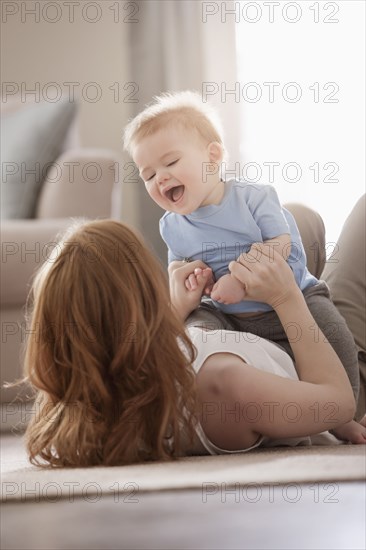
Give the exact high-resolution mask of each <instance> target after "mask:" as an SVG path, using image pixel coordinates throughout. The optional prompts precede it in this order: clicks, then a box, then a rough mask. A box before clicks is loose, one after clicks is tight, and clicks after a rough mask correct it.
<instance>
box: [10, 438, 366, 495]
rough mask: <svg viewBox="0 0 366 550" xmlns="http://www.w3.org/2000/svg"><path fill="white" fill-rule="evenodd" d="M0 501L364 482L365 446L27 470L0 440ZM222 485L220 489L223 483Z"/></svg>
mask: <svg viewBox="0 0 366 550" xmlns="http://www.w3.org/2000/svg"><path fill="white" fill-rule="evenodd" d="M1 453H2V461H1V471H2V472H1V473H2V476H1V477H2V481H1V500H2V501H3V502H9V501H14V500H17V501H28V500H31V501H40V500H47V501H49V502H55V501H57V500H59V499H61V498H66V499H71V498H72V497H74V496H76V497H78V496H80V497H82V498H85V499H87V500H89V501H93V499H95V500H99V499H100V498H101V497H102V496H106V495H116V494H123V493H125V494H126V498H129V499H132V500H133V498H134V495H136V493H137V492H143V491H161V490H172V489H191V488H192V489H201V490H202V492H203V494H204V493H206V494H210V492H211V494H212V493H214V492H217V491H219V490H222V488H225V490H226V489H228V488H230V487H232V488H238V487H248V488H254V489H255V486H256V485H257V484H258V485H259V484H278V483H280V484H298V483H305V482H324V483H328V482H329V483H330V482H336V481H355V480H363V479H365V477H366V475H365V474H366V446H365V445H313V446H309V447H301V446H298V447H290V448H289V447H276V448H271V449H264V448H263V449H258V450H253V451H251V452H249V453H244V454H232V455H227V456H225V455H220V456H192V457H185V458H182V459H179V460H178V461H173V462H169V463H163V462H155V463H149V464H143V465H135V466H123V467H93V468H76V469H72V468H65V469H60V470H58V469H57V470H41V469H38V468H36V467H34V466H30V465H29V463H28V462H27V458H26V455H25V452H24V449H23V445H22V440H21V438H20V437H14V436H2V437H1ZM222 484H223V485H222Z"/></svg>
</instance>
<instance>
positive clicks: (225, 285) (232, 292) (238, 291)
mask: <svg viewBox="0 0 366 550" xmlns="http://www.w3.org/2000/svg"><path fill="white" fill-rule="evenodd" d="M210 297H211V298H212V299H213V300H216V302H220V303H222V304H237V303H238V302H241V301H242V300H243V299H244V297H245V290H244V287H243V283H241V282H240V281H238V279H236V278H235V277H232V276H231V275H230V274H229V273H228V274H227V275H223V276H222V277H220V279H219V280H218V281H217V282H216V283H215V284H214V286H213V289H212V291H211V294H210Z"/></svg>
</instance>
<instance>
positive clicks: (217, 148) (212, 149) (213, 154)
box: [208, 141, 224, 162]
mask: <svg viewBox="0 0 366 550" xmlns="http://www.w3.org/2000/svg"><path fill="white" fill-rule="evenodd" d="M208 154H209V156H210V161H211V162H221V161H222V159H223V156H224V149H223V146H222V145H221V143H219V142H218V141H212V142H211V143H210V144H209V145H208Z"/></svg>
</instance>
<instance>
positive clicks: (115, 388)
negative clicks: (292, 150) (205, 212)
mask: <svg viewBox="0 0 366 550" xmlns="http://www.w3.org/2000/svg"><path fill="white" fill-rule="evenodd" d="M258 251H259V252H260V255H259V257H260V260H259V261H257V262H253V261H252V260H253V259H252V258H250V255H249V254H250V253H249V254H248V255H243V256H241V257H240V259H239V262H234V263H232V264H231V271H232V273H233V275H234V276H235V277H237V278H238V279H239V280H241V281H242V282H243V284H245V285H246V286H245V288H246V293H247V296H248V299H254V300H260V301H267V303H269V304H270V305H271V306H272V307H273V308H274V309H275V311H276V312H277V314H278V315H279V317H280V319H281V322H282V323H283V325H284V327H294V326H295V328H296V330H297V332H296V337H295V336H294V337H291V335H290V334H289V337H290V340H291V347H292V350H293V353H294V356H295V359H296V370H297V373H298V378H299V379H298V378H297V374H296V371H295V368H294V365H293V363H292V362H291V360H290V358H289V357H288V356H287V354H285V353H284V352H283V351H282V350H281V349H279V348H278V347H277V346H276V345H275V344H272V343H270V342H267V341H265V340H262V339H257V341H256V342H255V343H253V342H252V341H250V338H249V340H248V342H249V344H248V345H246V344H244V338H243V335H240V334H239V336H240V337H241V338H242V339H241V340H240V342H239V348H238V345H236V347H235V350H234V351H231V347H230V346H233V344H230V345H228V346H226V347H224V348H222V345H221V344H222V342H221V339H222V337H223V336H230V333H227V332H225V331H222V332H221V333H220V335H219V338H220V343H219V345H217V341H218V340H217V334H218V332H217V330H215V331H207V330H202V329H201V328H198V327H188V334H187V333H186V332H185V330H184V324H183V321H185V320H186V319H187V317H188V316H189V314H190V313H191V312H192V311H193V310H194V309H195V308H196V307H197V305H198V303H199V301H200V298H201V294H202V291H203V289H204V286H205V282H206V280H207V279H206V277H207V276H208V272H207V271H206V270H205V266H204V265H203V264H199V263H198V265H196V266H193V267H196V268H197V269H199V270H201V271H198V272H197V273H198V275H197V281H198V285H197V288H196V289H195V290H187V288H186V287H185V284H184V282H185V279H186V277H187V273H188V272H191V269H192V265H189V266H188V265H187V264H183V265H182V266H180V267H179V268H178V269H175V270H174V271H172V272H171V273H170V292H171V294H170V297H169V291H168V284H167V281H166V277H165V273H164V270H163V269H162V268H161V266H160V265H159V264H158V262H157V260H156V259H155V258H154V256H153V255H152V254H151V253H150V252H149V250H148V249H147V248H146V246H145V245H144V243H143V241H142V240H141V239H140V238H139V237H138V236H137V235H136V233H135V232H133V231H131V230H130V229H129V228H128V227H127V226H125V225H123V224H121V223H119V222H116V221H112V220H98V221H94V222H84V223H78V224H76V225H75V226H74V227H71V228H70V230H69V231H68V232H67V233H66V234H65V235H64V237H63V239H62V242H60V243H59V245H58V246H56V247H55V249H54V251H53V254H52V256H51V258H50V259H49V260H48V261H47V262H46V263H45V264H44V265H43V266H42V268H41V269H40V270H39V272H38V273H37V276H36V278H35V280H34V283H33V287H32V291H31V294H30V301H29V305H32V311H31V326H30V332H29V334H30V337H29V339H28V342H27V345H26V354H25V374H26V377H25V380H28V381H29V382H30V383H31V384H32V385H33V386H34V387H35V389H36V392H37V394H36V402H35V414H34V416H33V418H32V420H31V421H30V423H29V425H28V427H27V431H26V434H25V439H26V445H27V449H28V453H29V458H30V460H31V462H32V463H33V464H36V465H40V466H47V465H52V466H68V467H71V466H88V465H96V464H104V465H117V464H129V463H135V462H140V461H144V460H151V459H162V460H166V459H170V458H173V457H176V456H181V455H184V454H187V453H189V452H206V453H207V451H208V452H211V453H214V452H235V451H244V450H248V449H249V448H252V447H253V446H257V445H260V444H270V443H271V442H273V441H274V442H276V440H279V441H281V440H283V439H284V438H291V441H292V442H294V441H299V442H302V441H304V438H306V436H311V435H312V434H318V433H321V432H323V431H325V430H328V429H331V428H333V430H334V429H335V430H342V429H344V426H346V427H347V425H348V426H349V425H350V424H352V426H353V428H352V430H351V431H352V433H353V436H352V437H353V438H354V442H364V441H365V439H366V438H365V434H366V430H365V428H364V426H363V425H362V424H359V423H356V422H354V421H353V420H352V419H353V417H354V413H355V403H354V398H353V393H352V389H351V386H350V383H349V381H348V377H347V375H346V373H345V371H344V369H343V367H342V364H341V363H340V361H339V359H338V357H337V355H336V354H335V352H334V351H333V349H332V348H331V346H329V345H327V344H326V343H325V342H324V341H323V339H322V338H321V337H320V338H314V320H313V319H312V317H311V315H310V313H309V311H308V309H307V306H306V304H305V302H304V300H303V297H302V294H301V292H299V291H298V287H297V285H296V283H295V281H294V278H293V275H292V271H291V269H290V268H289V266H288V265H287V264H286V262H285V261H284V260H283V259H282V257H281V256H280V255H278V254H276V253H274V256H273V257H270V256H268V255H267V254H266V251H265V249H262V248H261V247H259V249H258ZM170 302H171V303H170ZM171 305H172V306H173V307H172V308H171ZM309 327H310V328H309ZM311 327H312V328H311ZM206 328H207V327H206ZM299 331H300V334H301V337H300V338H299V337H298V334H299ZM212 333H215V334H212ZM189 335H190V336H191V338H192V339H193V343H194V345H192V341H191V339H190V338H189ZM215 335H216V336H215ZM231 336H232V337H233V336H234V337H235V336H238V333H231ZM249 336H250V335H249ZM212 337H214V338H212ZM215 338H216V340H215ZM247 339H248V335H247ZM213 340H215V342H216V344H215V345H214V346H212V345H211V343H212V341H213ZM207 342H208V343H209V345H210V346H209V347H207V345H206V344H207ZM227 342H229V339H227ZM215 346H216V347H215ZM244 347H245V351H244V352H243V351H242V350H243V349H244ZM223 349H224V351H223ZM258 350H260V351H259V352H258ZM248 357H251V358H253V359H254V361H256V364H253V365H251V364H250V363H249V362H248V360H247V358H248ZM265 358H268V362H267V363H266V361H265ZM192 364H193V368H192ZM196 373H197V374H196ZM329 405H330V406H329ZM232 410H235V411H236V412H235V414H234V415H233V414H231V413H230V411H232ZM197 420H199V421H200V422H199V423H198V422H197ZM362 422H363V423H364V420H363V421H362ZM346 432H347V434H348V433H349V430H348V431H347V429H346ZM347 437H348V436H347ZM294 438H296V439H294ZM356 439H357V441H356ZM292 444H293V443H292Z"/></svg>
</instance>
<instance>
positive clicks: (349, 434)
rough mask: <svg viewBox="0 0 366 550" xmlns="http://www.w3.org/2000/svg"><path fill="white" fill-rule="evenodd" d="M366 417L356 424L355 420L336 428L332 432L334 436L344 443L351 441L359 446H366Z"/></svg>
mask: <svg viewBox="0 0 366 550" xmlns="http://www.w3.org/2000/svg"><path fill="white" fill-rule="evenodd" d="M365 426H366V415H365V416H364V417H363V418H362V420H360V422H356V421H355V420H351V421H350V422H347V424H343V425H342V426H338V428H335V429H334V430H332V431H331V433H332V434H334V435H335V436H336V437H338V439H341V440H342V441H349V442H350V443H355V444H358V445H365V444H366V427H365Z"/></svg>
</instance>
